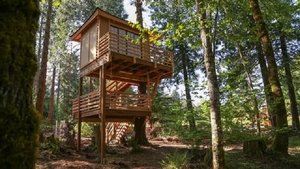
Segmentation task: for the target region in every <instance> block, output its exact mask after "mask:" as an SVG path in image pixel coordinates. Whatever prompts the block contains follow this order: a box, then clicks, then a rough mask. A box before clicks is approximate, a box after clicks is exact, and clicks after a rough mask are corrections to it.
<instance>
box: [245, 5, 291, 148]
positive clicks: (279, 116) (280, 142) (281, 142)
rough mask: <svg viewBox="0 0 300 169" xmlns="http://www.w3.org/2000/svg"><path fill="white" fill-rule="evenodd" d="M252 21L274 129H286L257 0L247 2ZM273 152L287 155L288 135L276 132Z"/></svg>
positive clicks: (271, 58)
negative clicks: (263, 63) (264, 66)
mask: <svg viewBox="0 0 300 169" xmlns="http://www.w3.org/2000/svg"><path fill="white" fill-rule="evenodd" d="M249 3H250V8H251V12H252V15H253V19H254V21H255V23H256V27H257V33H258V37H259V38H260V42H261V44H262V49H263V52H264V55H265V56H266V60H267V63H268V74H269V83H270V85H271V91H272V93H271V94H272V96H273V97H272V98H273V99H274V100H272V103H271V105H270V106H271V107H270V109H271V111H272V112H274V114H275V115H276V127H278V129H283V128H284V127H287V112H286V108H285V103H284V97H283V93H282V89H281V84H280V81H279V77H278V70H277V64H276V60H275V56H274V51H273V47H272V42H271V40H270V37H269V33H268V30H267V27H266V24H265V22H264V19H263V15H262V12H261V10H260V6H259V3H258V0H249ZM272 147H273V149H274V150H275V151H278V152H281V153H285V154H287V150H288V135H287V133H286V132H283V131H277V132H276V135H275V138H274V141H273V145H272Z"/></svg>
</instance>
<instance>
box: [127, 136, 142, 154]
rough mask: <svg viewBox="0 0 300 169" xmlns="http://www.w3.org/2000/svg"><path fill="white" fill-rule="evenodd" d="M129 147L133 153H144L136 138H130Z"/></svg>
mask: <svg viewBox="0 0 300 169" xmlns="http://www.w3.org/2000/svg"><path fill="white" fill-rule="evenodd" d="M128 143H129V146H130V147H131V152H132V153H140V152H142V148H141V146H140V145H139V144H138V141H137V140H136V139H134V138H130V139H129V140H128Z"/></svg>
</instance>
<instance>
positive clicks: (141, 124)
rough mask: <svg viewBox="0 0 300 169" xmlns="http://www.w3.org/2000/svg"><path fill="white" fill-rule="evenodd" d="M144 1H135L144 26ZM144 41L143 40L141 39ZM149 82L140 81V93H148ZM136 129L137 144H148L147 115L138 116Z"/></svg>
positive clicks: (135, 124)
mask: <svg viewBox="0 0 300 169" xmlns="http://www.w3.org/2000/svg"><path fill="white" fill-rule="evenodd" d="M142 5H143V2H142V0H136V1H135V7H136V12H135V14H136V21H137V22H138V23H139V24H140V25H141V27H143V13H142V12H143V7H142ZM141 42H142V41H141ZM146 85H147V84H146V83H140V84H139V88H138V89H139V93H140V94H146V90H147V86H146ZM134 131H135V136H134V138H135V141H136V142H137V144H140V145H146V144H148V143H149V142H148V139H147V137H146V117H138V118H136V119H135V121H134Z"/></svg>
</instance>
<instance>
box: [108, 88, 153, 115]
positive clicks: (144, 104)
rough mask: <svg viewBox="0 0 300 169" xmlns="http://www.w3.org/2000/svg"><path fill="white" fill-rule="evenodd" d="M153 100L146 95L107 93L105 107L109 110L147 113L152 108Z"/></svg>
mask: <svg viewBox="0 0 300 169" xmlns="http://www.w3.org/2000/svg"><path fill="white" fill-rule="evenodd" d="M150 105H151V99H150V97H149V96H148V95H146V94H128V93H118V92H114V93H107V95H106V105H105V107H107V108H109V109H121V110H140V111H147V110H150V108H151V106H150Z"/></svg>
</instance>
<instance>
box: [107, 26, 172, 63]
mask: <svg viewBox="0 0 300 169" xmlns="http://www.w3.org/2000/svg"><path fill="white" fill-rule="evenodd" d="M107 34H109V43H110V45H109V49H110V50H111V51H113V52H117V53H120V54H125V55H127V56H131V57H136V58H140V59H142V60H147V61H150V62H154V63H156V64H161V65H165V66H170V67H171V66H172V62H173V54H172V52H170V51H168V50H165V49H162V48H159V47H157V46H155V45H154V44H149V43H148V42H144V43H142V44H136V43H134V42H132V40H130V39H128V38H126V37H124V36H122V35H119V34H116V33H113V32H108V33H107ZM107 34H106V35H104V36H107Z"/></svg>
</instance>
